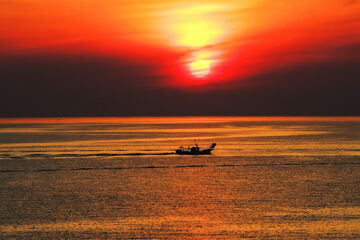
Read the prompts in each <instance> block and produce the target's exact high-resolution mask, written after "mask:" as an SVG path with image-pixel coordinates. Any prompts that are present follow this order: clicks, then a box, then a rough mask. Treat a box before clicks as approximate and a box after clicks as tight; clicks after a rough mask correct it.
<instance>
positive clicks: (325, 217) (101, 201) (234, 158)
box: [0, 117, 360, 239]
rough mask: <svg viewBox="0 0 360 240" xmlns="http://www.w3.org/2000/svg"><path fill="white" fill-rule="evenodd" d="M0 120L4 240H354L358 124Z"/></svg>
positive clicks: (359, 171) (358, 224) (359, 225)
mask: <svg viewBox="0 0 360 240" xmlns="http://www.w3.org/2000/svg"><path fill="white" fill-rule="evenodd" d="M0 122H1V123H0V192H1V195H0V202H1V204H0V213H1V214H0V230H1V231H0V237H2V238H5V239H7V238H10V239H11V238H14V239H31V238H35V239H40V238H52V239H64V238H73V239H79V238H83V239H89V238H92V239H109V238H110V239H111V238H114V239H119V238H120V239H359V238H360V221H359V218H360V207H359V206H360V205H359V204H360V192H359V191H360V190H359V183H360V178H359V176H360V158H359V156H360V119H359V118H261V117H259V118H254V117H252V118H246V117H197V118H190V117H181V118H166V117H163V118H97V119H94V118H92V119H35V120H34V119H10V120H9V119H2V120H1V121H0ZM194 140H196V141H197V143H198V144H199V145H200V147H207V146H209V145H210V144H211V143H212V142H216V143H217V146H216V148H215V151H214V153H213V155H211V156H177V155H175V154H174V150H175V149H176V148H177V147H179V146H180V145H183V146H187V145H189V144H193V143H194Z"/></svg>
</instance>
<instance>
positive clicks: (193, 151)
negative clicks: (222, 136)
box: [175, 143, 216, 155]
mask: <svg viewBox="0 0 360 240" xmlns="http://www.w3.org/2000/svg"><path fill="white" fill-rule="evenodd" d="M215 146H216V143H213V144H211V145H210V147H209V148H206V149H200V148H199V146H198V145H197V143H195V145H193V146H189V147H187V148H184V147H183V146H181V147H179V148H178V149H177V150H176V151H175V152H176V154H180V155H182V154H186V155H206V154H211V151H212V150H214V148H215Z"/></svg>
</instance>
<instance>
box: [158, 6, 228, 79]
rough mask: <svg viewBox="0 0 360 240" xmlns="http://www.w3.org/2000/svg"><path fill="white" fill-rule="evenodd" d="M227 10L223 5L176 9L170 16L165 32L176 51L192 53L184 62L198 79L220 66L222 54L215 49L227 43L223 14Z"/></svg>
mask: <svg viewBox="0 0 360 240" xmlns="http://www.w3.org/2000/svg"><path fill="white" fill-rule="evenodd" d="M227 8H228V6H226V5H222V4H205V3H203V4H196V5H190V6H181V7H177V8H175V9H174V10H171V11H169V12H168V15H167V17H166V22H168V24H166V25H165V31H166V32H167V33H168V36H169V39H170V42H171V44H172V45H174V46H176V47H184V48H187V49H189V50H190V52H191V53H190V54H189V55H186V56H185V59H184V60H183V61H184V63H185V65H186V66H187V68H188V70H189V71H190V73H191V74H192V75H193V76H194V77H196V78H197V79H202V78H204V77H206V76H208V75H209V74H211V70H212V68H213V67H214V66H216V65H217V64H218V63H219V62H220V55H221V51H220V50H213V48H212V46H213V45H215V44H218V43H220V42H222V41H224V40H225V38H226V36H227V34H228V29H227V28H226V24H225V19H224V18H223V17H222V16H221V14H220V13H221V12H222V11H224V10H226V9H227Z"/></svg>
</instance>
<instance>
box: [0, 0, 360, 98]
mask: <svg viewBox="0 0 360 240" xmlns="http://www.w3.org/2000/svg"><path fill="white" fill-rule="evenodd" d="M0 58H1V59H0V60H1V63H2V64H3V65H0V67H2V68H3V69H5V70H7V71H5V72H7V75H5V77H4V78H7V79H18V78H26V76H21V75H17V76H15V75H14V74H12V72H11V71H12V70H11V69H19V71H22V70H21V69H23V71H24V72H27V74H28V75H31V76H33V77H32V78H33V80H31V79H29V80H28V81H38V80H39V79H40V78H44V76H45V75H46V79H47V81H59V82H58V83H56V84H59V86H61V81H62V80H61V79H59V78H57V77H56V76H53V75H52V74H51V73H53V74H54V75H56V74H55V73H54V72H57V71H69V75H68V76H67V77H68V78H71V76H73V78H74V79H73V81H74V82H73V83H74V85H76V84H77V79H79V76H80V75H81V76H82V77H83V78H84V80H83V81H86V80H85V78H89V76H87V75H86V74H87V72H88V71H87V69H88V68H92V67H93V65H96V68H100V70H99V71H103V72H102V73H96V77H97V78H98V83H97V82H96V80H94V82H91V84H93V85H94V84H95V85H96V84H99V85H101V84H104V85H106V86H107V87H108V88H117V87H119V86H121V88H124V87H137V88H151V89H155V90H158V89H164V88H166V89H173V90H174V89H175V90H176V89H178V90H179V89H180V90H183V91H189V90H191V91H194V90H195V91H198V90H204V89H206V90H207V91H220V90H221V91H224V90H226V89H231V90H233V89H245V88H247V87H249V86H250V87H251V86H259V85H263V86H265V85H272V84H274V85H276V84H278V85H279V86H280V85H281V84H280V83H277V82H273V81H270V80H268V79H270V78H273V76H275V75H276V76H278V75H279V74H280V75H282V74H285V73H289V72H294V71H295V72H296V70H294V69H300V68H307V69H308V68H309V67H312V66H315V65H316V64H320V65H321V69H323V71H327V70H332V69H334V68H333V65H334V64H335V65H336V64H340V65H341V67H346V68H351V69H350V70H349V69H348V70H346V71H352V70H353V68H352V67H351V66H356V65H357V63H358V62H359V58H360V1H358V0H317V1H313V0H303V1H295V0H294V1H292V0H278V1H270V0H249V1H235V0H233V1H205V0H203V1H196V2H194V1H168V0H166V1H165V0H149V1H140V0H134V1H121V0H108V1H100V0H86V1H70V0H61V1H60V0H52V1H48V0H2V1H0ZM26 58H28V60H26ZM48 58H51V59H52V60H48ZM29 59H31V60H29ZM54 59H55V60H54ZM74 62H76V64H75V65H76V66H77V67H74V66H75V65H74ZM89 62H91V63H89ZM44 64H45V65H44ZM66 64H69V65H71V67H70V68H66ZM59 66H60V67H59ZM99 66H100V67H99ZM74 68H76V69H74ZM39 69H45V70H46V72H47V73H46V74H45V75H44V74H43V73H41V72H42V71H41V70H39ZM339 71H340V70H339ZM339 71H338V72H339ZM344 71H345V70H344ZM114 72H116V73H114ZM295 72H294V74H295ZM329 72H331V71H329ZM71 73H73V74H71ZM274 74H275V75H274ZM311 74H313V73H311ZM311 74H310V75H311ZM325 75H326V74H325ZM333 75H334V74H333V73H329V76H331V77H333ZM104 76H105V77H104ZM119 76H121V77H119ZM271 76H272V77H271ZM310 77H311V76H310ZM358 77H359V76H358V75H357V73H354V74H352V75H351V78H354V79H356V78H358ZM103 78H106V79H110V80H108V81H106V82H103V83H102V81H103V80H102V79H103ZM285 78H286V76H283V79H281V80H280V82H284V81H285V82H287V84H289V85H297V84H298V83H296V82H294V81H298V80H296V79H295V80H291V79H285ZM288 78H290V77H289V76H288ZM314 78H315V77H314ZM323 78H326V76H323ZM254 79H256V80H254ZM8 81H9V82H10V80H8ZM39 81H41V80H39ZM63 81H64V82H66V80H63ZM79 81H80V80H79ZM81 81H82V80H81ZM89 81H90V80H89ZM91 81H92V80H91ZM313 81H317V80H316V79H313ZM324 81H325V80H324ZM354 81H355V80H354ZM354 81H353V82H352V83H351V84H357V82H354ZM325 82H326V81H325ZM36 84H39V85H41V84H40V83H39V82H37V83H36ZM36 84H35V85H36ZM64 84H65V85H66V84H67V83H64ZM282 84H283V83H282ZM351 84H350V85H351ZM103 87H104V86H100V88H103ZM273 87H274V86H273ZM309 87H311V86H309ZM8 88H9V89H10V90H14V91H15V89H14V87H13V86H11V85H9V87H8ZM325 88H326V86H325ZM14 94H15V93H14ZM134 94H135V93H134ZM155 105H156V104H155Z"/></svg>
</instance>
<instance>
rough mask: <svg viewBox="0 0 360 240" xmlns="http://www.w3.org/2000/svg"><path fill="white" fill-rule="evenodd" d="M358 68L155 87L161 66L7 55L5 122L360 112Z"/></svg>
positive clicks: (2, 71) (314, 68) (1, 99)
mask: <svg viewBox="0 0 360 240" xmlns="http://www.w3.org/2000/svg"><path fill="white" fill-rule="evenodd" d="M358 66H360V59H351V60H346V61H345V60H344V61H327V62H318V63H307V64H302V65H295V66H289V67H286V68H281V69H277V70H273V71H272V72H267V73H266V74H262V75H258V76H253V77H251V78H248V79H239V80H238V81H235V80H234V81H231V82H223V83H216V84H217V85H214V86H212V87H211V89H212V90H207V91H201V87H200V88H199V89H195V90H194V89H193V91H187V90H184V89H175V88H161V87H155V86H156V85H158V84H157V83H158V82H159V81H160V80H162V79H159V76H157V75H156V74H155V72H156V70H155V66H149V65H145V64H140V63H134V62H130V61H128V60H123V59H114V58H103V57H88V56H76V57H74V56H18V57H3V58H2V59H0V79H1V80H0V81H1V87H0V108H1V112H0V117H40V116H125V115H360V109H359V107H358V105H359V104H358V96H359V93H358V91H359V89H360V82H359V76H360V68H359V67H358ZM244 83H247V84H244ZM236 84H238V86H236ZM244 86H246V87H244Z"/></svg>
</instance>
